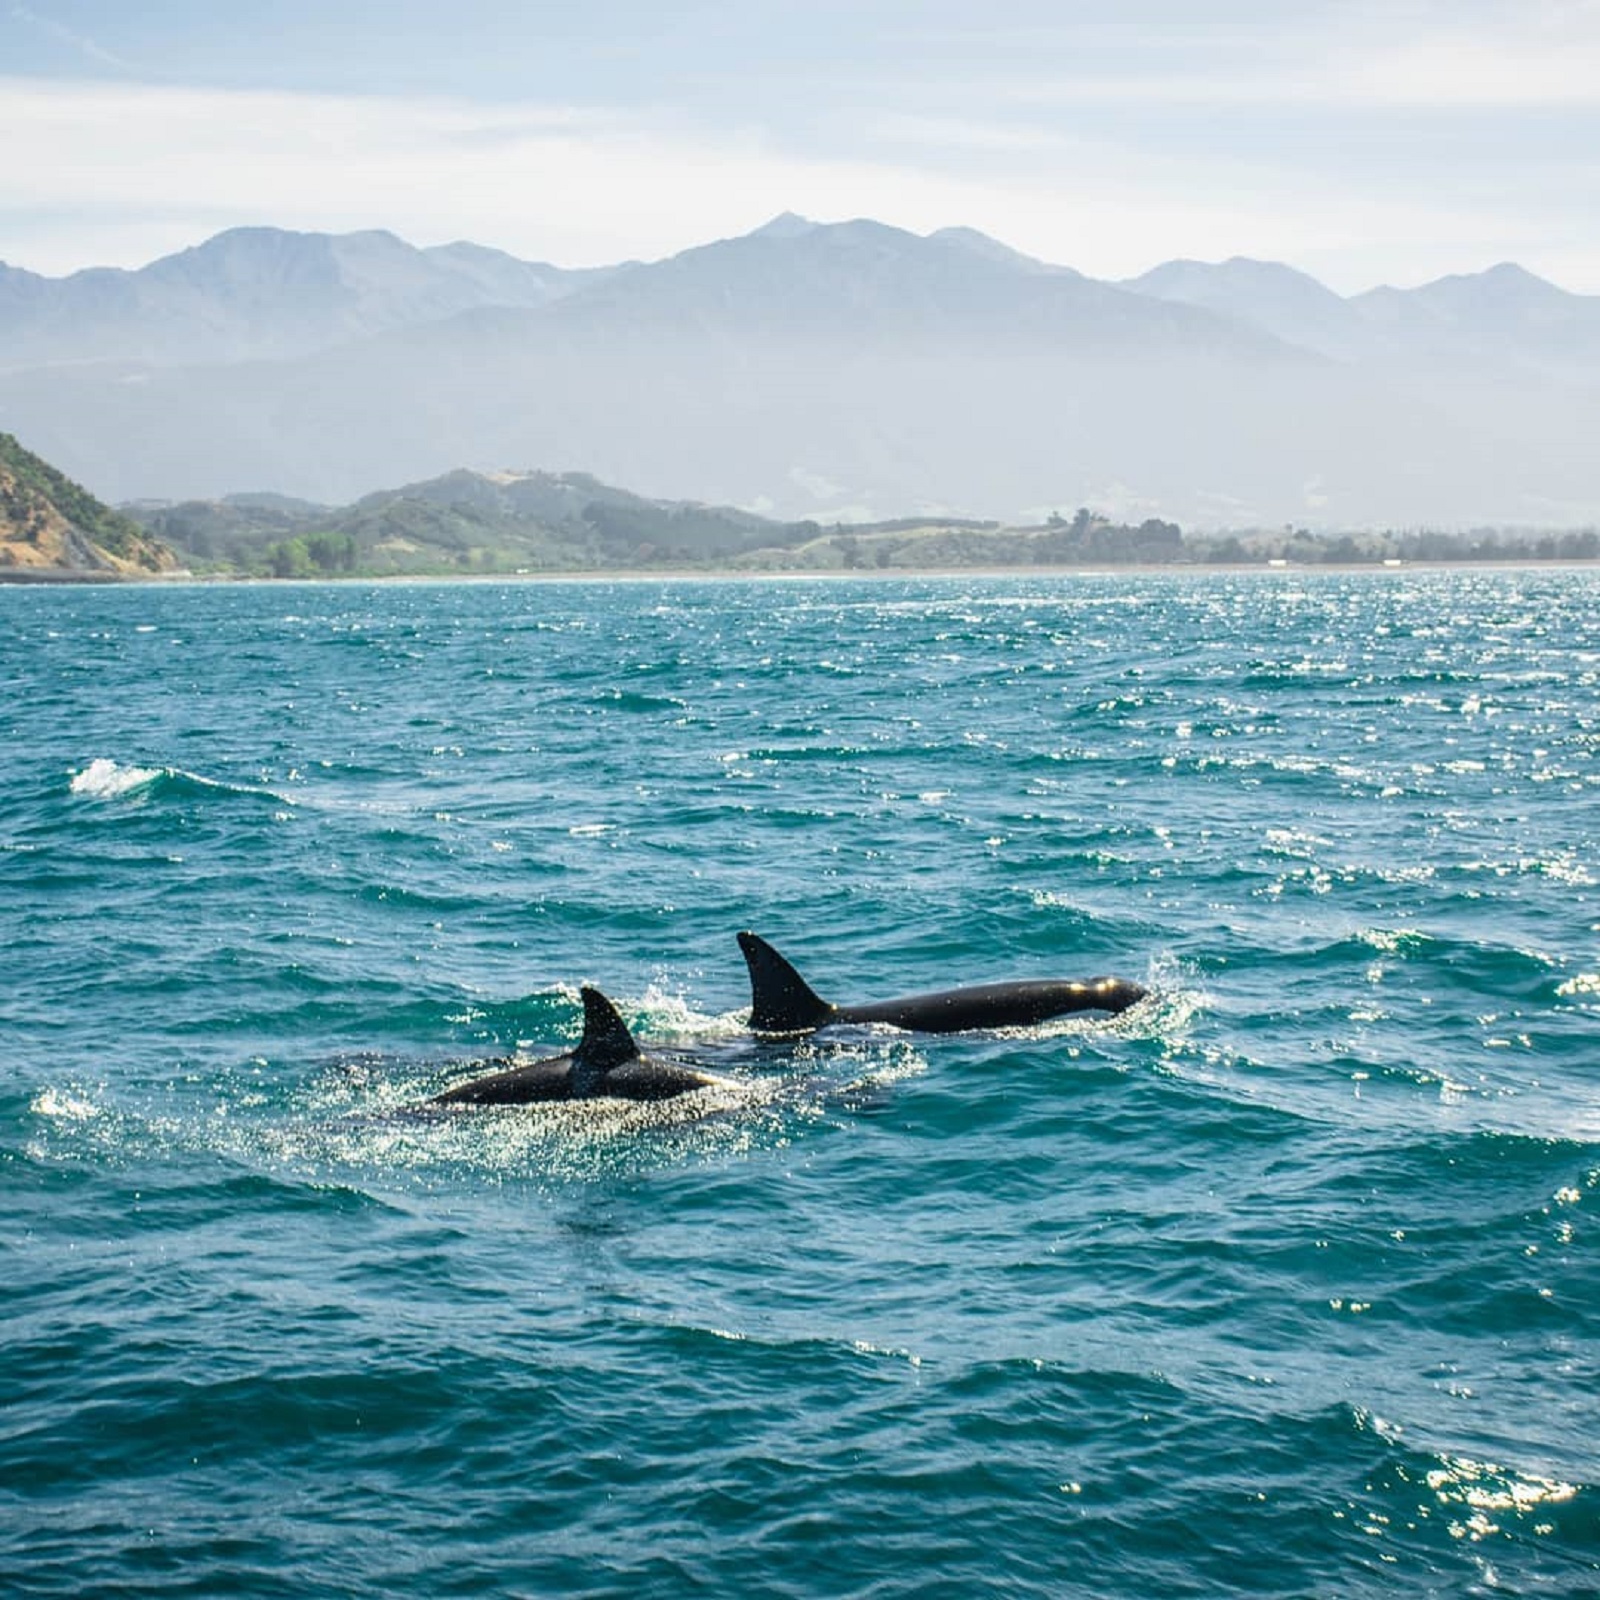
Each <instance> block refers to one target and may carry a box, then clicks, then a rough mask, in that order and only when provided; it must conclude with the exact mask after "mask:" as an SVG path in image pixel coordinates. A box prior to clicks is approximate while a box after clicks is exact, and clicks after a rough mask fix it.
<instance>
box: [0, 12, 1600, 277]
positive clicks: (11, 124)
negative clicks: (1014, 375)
mask: <svg viewBox="0 0 1600 1600" xmlns="http://www.w3.org/2000/svg"><path fill="white" fill-rule="evenodd" d="M0 150H3V151H4V152H5V154H4V157H3V159H0V260H3V261H5V262H7V263H9V264H10V265H12V266H19V267H26V268H29V269H30V270H32V271H35V272H43V273H48V274H52V275H58V274H62V273H66V272H71V271H74V270H76V269H77V268H80V267H86V266H122V267H134V266H141V265H143V264H144V263H146V262H148V261H150V260H152V259H154V258H155V257H157V256H159V255H164V254H167V253H169V252H171V251H174V250H179V249H183V248H185V247H186V246H189V245H193V244H198V243H199V242H200V241H201V240H203V239H205V238H208V237H209V236H210V235H212V234H213V233H216V232H218V231H220V230H221V229H223V228H227V227H233V226H236V225H240V224H268V225H272V226H277V227H285V228H299V229H307V230H316V231H327V232H345V231H348V230H351V229H357V228H387V229H390V230H391V231H393V232H395V233H397V234H399V235H400V236H401V237H402V238H404V239H407V240H409V241H410V242H411V243H412V244H417V245H430V244H443V243H447V242H449V241H450V240H454V239H470V240H473V241H474V242H476V243H478V244H484V245H492V246H495V247H497V248H499V249H502V250H507V251H510V252H511V253H512V254H514V255H518V256H522V257H524V258H526V259H529V260H540V261H550V262H554V263H555V264H557V265H559V266H587V265H596V264H600V263H605V262H613V261H620V260H626V259H630V258H638V259H646V260H650V259H656V258H659V257H661V256H665V255H670V254H671V253H673V252H674V251H677V250H680V249H683V248H685V247H687V246H689V245H694V244H702V243H705V242H706V241H708V240H710V239H715V238H724V237H728V236H730V235H733V234H739V233H744V232H747V231H748V230H749V229H751V228H753V227H756V226H758V225H759V224H761V223H762V222H765V221H766V220H767V219H768V218H770V217H771V216H773V215H774V214H776V213H777V212H780V211H786V210H792V211H798V212H801V213H803V214H804V215H806V216H809V217H813V218H815V219H818V220H820V221H842V220H844V219H847V218H850V217H858V216H869V217H874V218H876V219H878V220H879V221H882V222H888V223H893V224H896V225H897V226H900V227H905V228H910V229H912V230H914V231H916V232H918V233H926V232H929V231H931V230H932V229H934V228H939V227H945V226H951V225H965V226H968V227H974V228H979V229H982V230H983V231H984V232H985V233H989V234H992V235H993V236H994V237H996V238H998V239H1001V240H1003V241H1004V242H1005V243H1007V244H1009V245H1012V246H1014V247H1015V248H1017V249H1019V250H1023V251H1026V252H1027V253H1029V254H1030V255H1036V256H1040V257H1042V258H1044V259H1046V260H1049V261H1054V262H1059V263H1062V264H1065V265H1068V266H1073V267H1077V268H1078V269H1079V270H1080V271H1083V272H1087V273H1090V274H1092V275H1094V276H1096V277H1107V278H1117V277H1125V276H1131V275H1133V274H1135V273H1138V272H1142V271H1144V270H1145V269H1147V268H1149V267H1151V266H1154V265H1156V264H1157V263H1158V262H1160V261H1164V260H1168V259H1171V258H1172V257H1175V256H1189V257H1195V258H1198V259H1201V260H1208V261H1216V260H1221V259H1223V258H1225V257H1227V256H1231V255H1246V256H1255V257H1260V258H1264V259H1269V260H1278V261H1287V262H1289V263H1290V264H1291V265H1293V266H1297V267H1300V268H1302V269H1304V270H1305V271H1308V272H1311V273H1313V274H1314V275H1315V276H1317V277H1319V278H1321V279H1322V280H1323V282H1325V283H1327V284H1329V285H1330V286H1331V287H1333V288H1335V289H1337V290H1339V291H1340V292H1341V293H1345V294H1348V293H1353V292H1355V291H1358V290H1361V289H1366V288H1371V287H1372V286H1374V285H1375V284H1379V283H1392V284H1396V285H1401V286H1410V285H1414V284H1418V283H1422V282H1426V281H1427V280H1429V279H1431V278H1435V277H1439V276H1442V275H1443V274H1446V273H1451V272H1474V271H1479V270H1481V269H1483V268H1485V267H1489V266H1492V265H1494V264H1495V263H1497V262H1500V261H1507V260H1513V261H1518V262H1520V263H1521V264H1522V265H1523V266H1525V267H1527V268H1529V269H1530V270H1531V271H1534V272H1537V273H1539V274H1541V275H1542V276H1544V277H1548V278H1550V279H1552V280H1554V281H1555V282H1557V283H1559V284H1561V285H1562V286H1563V287H1565V288H1567V289H1572V290H1577V291H1580V292H1584V293H1600V0H1382V3H1369V0H1208V3H1206V4H1205V5H1204V6H1201V5H1200V4H1198V3H1196V0H989V3H988V4H984V5H976V4H973V3H971V0H963V3H961V4H955V3H953V0H923V3H917V4H913V3H911V0H850V3H844V0H810V3H808V4H804V5H779V4H775V3H771V0H741V3H739V4H737V5H735V4H708V3H700V4H695V3H692V0H688V3H680V4H677V5H673V6H664V5H662V4H660V3H659V0H653V3H645V0H581V3H579V0H547V3H544V4H530V3H528V0H451V3H449V4H436V3H423V0H387V3H385V4H382V5H376V4H360V5H356V4H349V3H344V0H273V3H271V4H254V3H249V0H241V3H234V4H229V3H225V0H224V3H219V0H140V3H138V4H134V3H130V0H26V3H13V0H0Z"/></svg>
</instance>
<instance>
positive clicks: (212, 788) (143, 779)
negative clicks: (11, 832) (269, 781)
mask: <svg viewBox="0 0 1600 1600" xmlns="http://www.w3.org/2000/svg"><path fill="white" fill-rule="evenodd" d="M68 787H69V789H70V791H71V792H72V793H73V794H75V795H81V796H83V797H84V798H85V799H89V800H124V799H129V798H148V797H160V796H163V795H199V796H217V795H244V796H251V797H253V798H259V799H267V800H272V801H274V802H276V803H277V804H279V805H286V806H288V805H293V804H295V802H294V800H293V799H292V798H291V797H290V796H287V795H283V794H279V793H278V792H277V791H276V790H273V789H269V788H267V787H266V786H265V785H259V784H240V783H227V782H223V781H222V780H220V779H217V778H207V777H203V776H202V775H201V774H200V773H198V772H189V771H187V770H186V769H185V768H183V767H140V766H135V765H134V764H133V763H131V762H121V761H116V760H114V759H112V758H111V757H110V756H96V757H95V758H94V759H93V760H92V761H91V762H90V763H89V764H88V766H86V767H84V768H83V769H82V770H81V771H79V772H75V773H73V775H72V778H71V781H70V783H69V785H68Z"/></svg>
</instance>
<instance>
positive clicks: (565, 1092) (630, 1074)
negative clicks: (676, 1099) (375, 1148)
mask: <svg viewBox="0 0 1600 1600" xmlns="http://www.w3.org/2000/svg"><path fill="white" fill-rule="evenodd" d="M580 992H581V994H582V995H583V1037H582V1039H580V1040H579V1041H578V1047H577V1049H576V1050H573V1051H572V1052H571V1053H570V1054H568V1055H563V1056H550V1057H547V1058H546V1059H545V1060H543V1061H527V1062H524V1063H523V1064H522V1065H521V1066H513V1067H507V1068H506V1070H505V1071H503V1072H495V1073H491V1074H490V1075H489V1076H488V1077H483V1078H473V1079H470V1080H469V1081H468V1082H466V1083H462V1084H457V1086H456V1087H455V1088H454V1089H446V1090H445V1092H444V1093H443V1094H436V1095H435V1096H434V1097H433V1098H432V1099H431V1100H430V1101H428V1104H429V1105H433V1106H520V1105H529V1104H531V1103H533V1102H534V1101H540V1100H595V1099H600V1098H602V1097H608V1098H610V1099H613V1100H670V1099H672V1097H673V1096H674V1095H680V1094H688V1093H689V1092H690V1091H691V1090H693V1089H703V1088H706V1087H707V1086H708V1085H710V1084H713V1083H718V1082H721V1081H722V1080H720V1079H718V1078H712V1077H708V1076H707V1075H706V1074H705V1073H703V1072H696V1071H694V1070H693V1069H692V1068H690V1067H684V1066H679V1065H678V1064H677V1063H676V1062H672V1061H663V1060H660V1059H659V1058H657V1057H655V1056H647V1055H645V1054H644V1053H643V1052H642V1051H641V1050H640V1049H639V1046H638V1045H637V1044H636V1043H635V1042H634V1038H633V1035H632V1034H631V1033H630V1032H629V1031H628V1025H627V1023H625V1022H624V1021H623V1020H622V1018H621V1017H620V1016H619V1015H618V1014H617V1008H616V1007H615V1006H614V1005H612V1003H611V1002H610V1001H609V1000H608V999H606V997H605V996H604V995H603V994H601V992H600V991H599V990H598V989H590V988H585V989H583V990H581V991H580Z"/></svg>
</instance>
